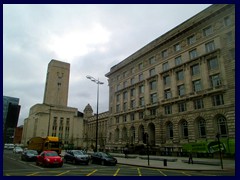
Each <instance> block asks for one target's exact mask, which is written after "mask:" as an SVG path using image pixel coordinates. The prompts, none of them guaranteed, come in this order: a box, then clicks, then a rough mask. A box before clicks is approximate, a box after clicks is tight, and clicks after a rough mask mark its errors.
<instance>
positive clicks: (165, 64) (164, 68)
mask: <svg viewBox="0 0 240 180" xmlns="http://www.w3.org/2000/svg"><path fill="white" fill-rule="evenodd" d="M162 67H163V71H166V70H168V69H169V67H168V62H166V63H164V64H163V65H162Z"/></svg>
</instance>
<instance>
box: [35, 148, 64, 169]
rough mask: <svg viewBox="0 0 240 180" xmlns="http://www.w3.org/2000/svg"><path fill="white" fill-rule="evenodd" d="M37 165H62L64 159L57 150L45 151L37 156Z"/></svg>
mask: <svg viewBox="0 0 240 180" xmlns="http://www.w3.org/2000/svg"><path fill="white" fill-rule="evenodd" d="M36 165H42V166H44V167H49V166H57V167H62V165H63V160H62V158H61V157H60V156H59V155H58V153H57V152H56V151H43V152H42V153H41V154H40V155H38V156H37V160H36Z"/></svg>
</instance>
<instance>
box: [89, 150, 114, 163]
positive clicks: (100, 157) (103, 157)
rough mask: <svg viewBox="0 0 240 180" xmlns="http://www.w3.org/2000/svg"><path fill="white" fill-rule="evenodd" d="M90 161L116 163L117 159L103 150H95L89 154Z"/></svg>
mask: <svg viewBox="0 0 240 180" xmlns="http://www.w3.org/2000/svg"><path fill="white" fill-rule="evenodd" d="M91 161H92V163H96V164H101V165H114V166H115V165H116V164H117V159H116V158H114V157H113V156H112V155H110V154H108V153H104V152H95V153H93V154H92V155H91Z"/></svg>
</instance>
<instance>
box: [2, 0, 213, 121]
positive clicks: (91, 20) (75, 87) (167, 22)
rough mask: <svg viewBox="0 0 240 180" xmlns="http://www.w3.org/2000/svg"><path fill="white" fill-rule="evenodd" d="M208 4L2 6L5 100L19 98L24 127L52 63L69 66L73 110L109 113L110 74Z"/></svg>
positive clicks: (41, 99) (69, 101) (41, 91)
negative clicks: (88, 76) (67, 64)
mask: <svg viewBox="0 0 240 180" xmlns="http://www.w3.org/2000/svg"><path fill="white" fill-rule="evenodd" d="M209 6H210V5H208V4H191V5H187V4H178V5H174V4H171V5H167V4H153V5H150V4H149V5H147V4H144V5H140V4H139V5H137V4H134V5H129V4H127V5H107V4H98V5H94V4H89V5H83V4H75V5H56V4H55V5H50V4H47V5H34V4H33V5H25V4H18V5H11V4H4V5H3V95H4V96H12V97H17V98H19V99H20V105H21V112H20V115H19V122H18V126H19V125H23V121H24V119H25V118H27V117H28V114H29V109H30V107H31V106H33V105H35V104H37V103H43V94H44V88H45V87H44V86H45V80H46V73H47V66H48V63H49V62H50V61H51V59H56V60H60V61H65V62H68V63H70V64H71V65H70V66H71V67H70V82H69V94H68V106H70V107H75V108H78V110H79V111H81V112H83V110H84V108H85V106H86V105H87V104H88V103H89V104H90V105H91V106H92V108H93V111H94V112H95V113H96V103H97V101H96V97H97V85H96V84H95V83H93V82H92V81H90V80H89V79H87V78H86V76H87V75H91V76H93V77H95V78H96V79H97V78H99V80H100V81H102V82H104V84H103V85H101V86H100V93H99V97H100V99H99V113H101V112H105V111H108V104H109V103H108V100H109V98H108V95H109V93H108V83H107V78H106V77H105V74H106V73H108V72H109V71H110V68H111V67H112V66H114V65H115V64H117V63H119V62H120V61H122V60H124V59H125V58H127V57H128V56H130V55H131V54H133V53H134V52H136V51H137V50H138V49H140V48H142V47H143V46H145V45H146V44H148V43H149V42H151V41H153V40H154V39H156V38H157V37H159V36H161V35H163V34H164V33H166V32H168V31H169V30H171V29H172V28H174V27H176V26H177V25H179V24H181V23H182V22H184V21H185V20H187V19H189V18H191V17H192V16H194V15H195V14H197V13H198V12H200V11H202V10H203V9H205V8H207V7H209Z"/></svg>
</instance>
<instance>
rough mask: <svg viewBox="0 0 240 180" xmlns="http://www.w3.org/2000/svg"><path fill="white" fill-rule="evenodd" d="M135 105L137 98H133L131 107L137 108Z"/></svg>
mask: <svg viewBox="0 0 240 180" xmlns="http://www.w3.org/2000/svg"><path fill="white" fill-rule="evenodd" d="M135 105H136V103H135V100H131V108H135Z"/></svg>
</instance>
